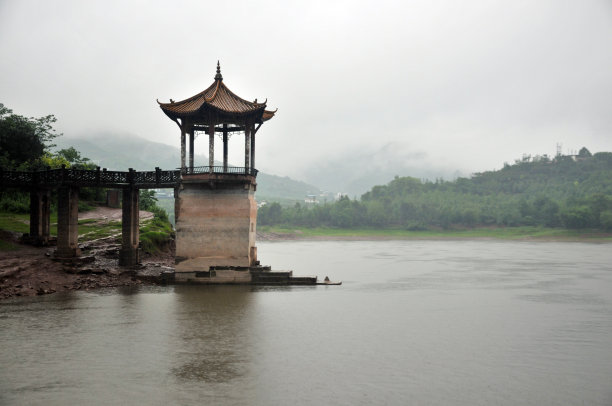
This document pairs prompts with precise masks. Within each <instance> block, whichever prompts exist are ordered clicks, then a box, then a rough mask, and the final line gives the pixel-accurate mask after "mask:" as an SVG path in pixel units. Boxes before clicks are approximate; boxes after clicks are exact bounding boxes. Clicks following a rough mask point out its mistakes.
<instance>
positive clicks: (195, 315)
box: [0, 241, 612, 405]
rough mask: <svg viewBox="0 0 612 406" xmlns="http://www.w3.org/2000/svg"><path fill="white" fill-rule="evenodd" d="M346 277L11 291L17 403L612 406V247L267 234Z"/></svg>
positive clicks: (300, 269) (315, 267)
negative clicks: (283, 283) (22, 294)
mask: <svg viewBox="0 0 612 406" xmlns="http://www.w3.org/2000/svg"><path fill="white" fill-rule="evenodd" d="M258 251H259V257H260V258H261V259H262V262H263V263H265V264H271V265H272V266H273V268H274V269H276V270H283V269H293V270H294V271H295V274H296V275H318V276H319V277H320V278H321V279H322V278H324V277H325V276H326V275H329V277H330V278H331V279H332V280H342V281H343V284H342V286H317V287H249V286H218V287H197V286H168V287H143V288H140V289H137V290H134V289H132V290H116V289H113V290H106V291H96V292H72V293H66V294H53V295H48V296H42V297H34V298H17V299H11V300H8V301H2V302H0V404H1V405H70V404H73V405H76V404H82V405H85V404H87V405H110V404H142V405H200V404H211V405H246V404H248V405H287V404H291V405H322V404H329V405H371V404H376V405H382V404H386V405H406V404H415V405H492V404H495V405H583V404H584V405H611V404H612V244H593V243H569V242H567V243H566V242H563V243H556V242H506V241H326V242H324V241H297V242H265V243H259V245H258Z"/></svg>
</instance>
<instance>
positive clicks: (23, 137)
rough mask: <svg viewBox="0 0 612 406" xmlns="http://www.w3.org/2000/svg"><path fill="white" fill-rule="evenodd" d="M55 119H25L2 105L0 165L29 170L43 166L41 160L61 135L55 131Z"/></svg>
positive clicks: (0, 108)
mask: <svg viewBox="0 0 612 406" xmlns="http://www.w3.org/2000/svg"><path fill="white" fill-rule="evenodd" d="M55 122H56V118H55V116H53V115H48V116H45V117H40V118H34V117H30V118H26V117H24V116H20V115H17V114H13V111H12V110H11V109H9V108H7V107H6V106H4V104H1V103H0V166H2V167H6V168H16V169H30V168H31V167H33V166H37V164H38V165H39V166H40V165H41V163H40V158H41V157H42V156H43V154H44V153H45V152H47V151H48V149H49V148H51V147H53V146H54V145H53V144H52V143H51V142H52V141H53V139H55V138H56V137H58V136H60V135H61V134H57V133H56V132H55V130H54V129H53V123H55Z"/></svg>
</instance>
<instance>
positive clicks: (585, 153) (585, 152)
mask: <svg viewBox="0 0 612 406" xmlns="http://www.w3.org/2000/svg"><path fill="white" fill-rule="evenodd" d="M578 156H579V157H583V158H588V157H591V156H593V155H592V154H591V151H589V150H588V149H587V148H586V147H582V148H580V151H578Z"/></svg>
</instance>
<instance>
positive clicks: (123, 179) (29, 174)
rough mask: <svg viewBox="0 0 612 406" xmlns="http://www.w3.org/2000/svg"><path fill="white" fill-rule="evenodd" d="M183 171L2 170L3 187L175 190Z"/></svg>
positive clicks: (1, 180) (157, 169) (0, 182)
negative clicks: (124, 187)
mask: <svg viewBox="0 0 612 406" xmlns="http://www.w3.org/2000/svg"><path fill="white" fill-rule="evenodd" d="M180 176H181V174H180V172H179V171H178V170H175V171H162V170H161V169H159V168H155V171H141V172H139V171H135V170H133V169H130V170H129V171H127V172H125V171H107V170H106V169H103V170H100V168H97V169H93V170H90V169H68V168H60V169H47V170H42V171H6V170H3V169H2V168H0V185H3V186H17V187H18V186H41V185H47V186H60V185H64V184H69V185H74V186H83V187H88V186H91V187H96V186H98V187H122V186H126V185H131V186H134V187H142V188H144V187H174V186H176V185H178V183H179V182H180Z"/></svg>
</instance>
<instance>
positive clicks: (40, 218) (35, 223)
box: [30, 189, 51, 245]
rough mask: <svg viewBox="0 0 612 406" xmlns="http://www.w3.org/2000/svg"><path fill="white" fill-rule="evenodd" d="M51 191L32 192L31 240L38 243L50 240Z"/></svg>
mask: <svg viewBox="0 0 612 406" xmlns="http://www.w3.org/2000/svg"><path fill="white" fill-rule="evenodd" d="M50 197H51V193H50V192H49V190H41V189H37V190H33V191H31V192H30V241H31V242H32V243H35V244H37V245H39V244H42V245H46V244H47V243H48V242H49V228H50V224H51V199H50Z"/></svg>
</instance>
